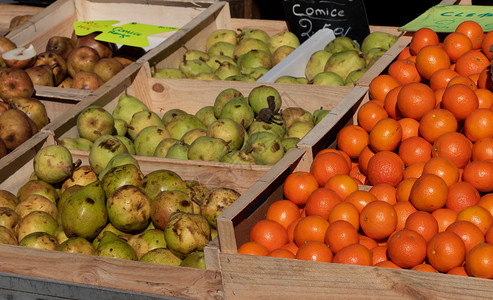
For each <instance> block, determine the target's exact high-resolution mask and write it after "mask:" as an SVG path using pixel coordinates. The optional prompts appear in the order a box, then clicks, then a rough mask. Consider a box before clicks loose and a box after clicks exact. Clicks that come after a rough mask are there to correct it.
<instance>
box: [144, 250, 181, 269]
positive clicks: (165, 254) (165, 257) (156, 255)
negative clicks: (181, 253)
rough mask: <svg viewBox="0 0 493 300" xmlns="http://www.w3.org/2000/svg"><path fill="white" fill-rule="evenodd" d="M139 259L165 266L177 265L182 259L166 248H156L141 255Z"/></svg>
mask: <svg viewBox="0 0 493 300" xmlns="http://www.w3.org/2000/svg"><path fill="white" fill-rule="evenodd" d="M139 261H141V262H147V263H153V264H160V265H166V266H179V265H180V264H181V261H182V259H181V258H180V257H178V256H176V255H175V254H173V252H171V250H169V249H167V248H156V249H152V250H150V251H148V252H147V253H145V254H144V255H142V257H141V258H140V260H139Z"/></svg>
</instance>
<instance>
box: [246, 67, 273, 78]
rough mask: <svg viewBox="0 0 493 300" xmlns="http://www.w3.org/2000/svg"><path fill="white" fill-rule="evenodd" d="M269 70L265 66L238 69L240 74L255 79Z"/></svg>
mask: <svg viewBox="0 0 493 300" xmlns="http://www.w3.org/2000/svg"><path fill="white" fill-rule="evenodd" d="M267 72H269V69H267V68H265V67H252V68H243V69H241V70H240V75H244V76H249V77H252V78H253V79H255V80H258V79H259V78H260V77H262V76H264V75H265V73H267Z"/></svg>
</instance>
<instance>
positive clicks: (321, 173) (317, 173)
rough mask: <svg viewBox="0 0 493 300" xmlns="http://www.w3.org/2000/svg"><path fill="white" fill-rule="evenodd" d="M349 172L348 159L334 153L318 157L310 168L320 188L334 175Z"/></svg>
mask: <svg viewBox="0 0 493 300" xmlns="http://www.w3.org/2000/svg"><path fill="white" fill-rule="evenodd" d="M349 170H350V167H349V166H348V164H347V161H346V159H345V158H344V157H343V156H342V155H340V154H337V153H332V152H328V153H324V154H322V155H320V156H318V157H316V158H315V159H314V160H313V162H312V164H311V166H310V173H311V174H312V175H313V176H314V177H315V179H316V181H317V182H318V184H319V186H324V185H325V183H326V182H327V180H329V178H331V177H332V176H334V175H337V174H349ZM288 199H289V198H288Z"/></svg>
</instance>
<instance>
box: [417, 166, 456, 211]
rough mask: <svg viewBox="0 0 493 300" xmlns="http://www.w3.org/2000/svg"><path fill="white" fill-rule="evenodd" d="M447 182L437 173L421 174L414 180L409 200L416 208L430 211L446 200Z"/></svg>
mask: <svg viewBox="0 0 493 300" xmlns="http://www.w3.org/2000/svg"><path fill="white" fill-rule="evenodd" d="M447 190H448V187H447V184H446V183H445V181H444V180H443V179H442V178H441V177H440V176H438V175H435V174H423V175H421V177H419V178H418V179H416V181H415V182H414V184H413V186H412V188H411V192H410V194H409V201H410V202H411V203H412V204H413V205H414V206H415V207H416V208H417V209H418V210H424V211H428V212H432V211H434V210H437V209H439V208H442V207H443V206H444V205H445V203H446V202H447Z"/></svg>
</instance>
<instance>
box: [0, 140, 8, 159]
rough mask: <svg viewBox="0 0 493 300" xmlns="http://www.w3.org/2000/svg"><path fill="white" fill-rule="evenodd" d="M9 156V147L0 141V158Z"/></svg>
mask: <svg viewBox="0 0 493 300" xmlns="http://www.w3.org/2000/svg"><path fill="white" fill-rule="evenodd" d="M7 154H9V149H7V145H6V144H5V142H4V141H3V140H2V139H0V158H2V157H4V156H5V155H7Z"/></svg>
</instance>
